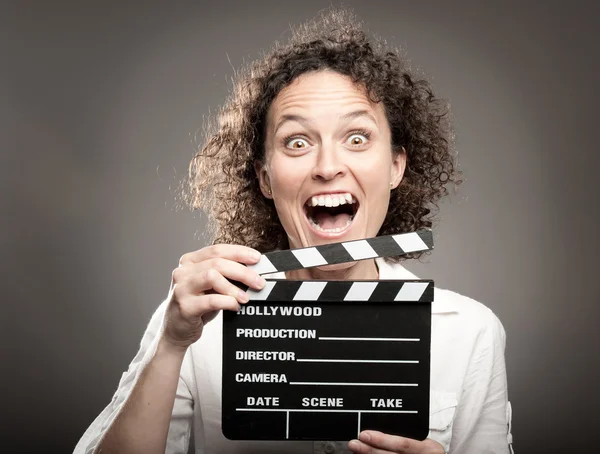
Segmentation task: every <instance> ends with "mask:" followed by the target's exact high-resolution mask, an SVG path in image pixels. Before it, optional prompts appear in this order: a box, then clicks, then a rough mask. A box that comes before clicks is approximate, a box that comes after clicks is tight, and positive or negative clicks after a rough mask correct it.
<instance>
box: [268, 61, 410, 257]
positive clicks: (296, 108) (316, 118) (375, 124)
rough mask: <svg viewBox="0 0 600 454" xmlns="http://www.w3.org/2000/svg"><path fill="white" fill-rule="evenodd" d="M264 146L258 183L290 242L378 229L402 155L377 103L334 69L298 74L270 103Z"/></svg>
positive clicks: (297, 243)
mask: <svg viewBox="0 0 600 454" xmlns="http://www.w3.org/2000/svg"><path fill="white" fill-rule="evenodd" d="M265 145H266V147H265V148H266V157H265V161H266V165H265V166H262V167H261V166H260V165H257V173H258V176H259V179H260V184H261V189H262V192H263V194H264V195H265V197H268V198H272V199H273V201H274V203H275V207H276V209H277V213H278V214H279V219H280V221H281V223H282V225H283V228H284V229H285V231H286V233H287V235H288V238H289V243H290V247H291V248H299V247H306V246H312V245H319V244H325V243H332V242H337V241H348V240H353V239H361V238H368V237H373V236H376V235H377V232H378V231H379V229H380V227H381V225H382V224H383V221H384V219H385V216H386V213H387V209H388V204H389V199H390V190H391V189H392V187H396V186H397V185H398V184H399V183H400V180H401V179H402V174H403V172H404V167H405V161H406V155H405V153H404V152H402V153H392V150H391V135H390V128H389V125H388V121H387V118H386V116H385V112H384V109H383V106H382V104H381V103H378V104H374V103H372V102H371V101H370V100H369V99H368V97H367V96H366V94H365V92H364V91H363V90H362V89H360V88H358V87H357V86H355V85H354V84H353V83H352V81H351V80H350V79H349V78H347V77H345V76H342V75H340V74H338V73H335V72H331V71H320V72H311V73H306V74H303V75H302V76H300V77H298V78H297V79H296V80H294V81H293V82H292V83H291V84H290V85H289V86H288V87H286V88H285V89H284V90H282V91H281V92H280V93H279V95H278V96H277V97H276V98H275V100H274V101H273V103H272V104H271V106H270V109H269V111H268V113H267V131H266V143H265ZM390 184H391V186H390Z"/></svg>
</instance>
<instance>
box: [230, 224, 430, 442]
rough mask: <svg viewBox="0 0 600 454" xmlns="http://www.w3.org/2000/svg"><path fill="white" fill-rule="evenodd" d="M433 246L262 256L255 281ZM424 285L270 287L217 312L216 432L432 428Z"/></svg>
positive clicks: (288, 434)
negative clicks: (236, 306)
mask: <svg viewBox="0 0 600 454" xmlns="http://www.w3.org/2000/svg"><path fill="white" fill-rule="evenodd" d="M431 249H433V238H432V233H431V231H429V230H421V231H417V232H411V233H406V234H398V235H390V236H381V237H376V238H369V239H365V240H356V241H350V242H342V243H335V244H327V245H322V246H315V247H309V248H302V249H294V250H286V251H276V252H271V253H266V254H264V255H263V256H262V257H261V260H260V261H259V262H258V263H257V264H255V265H252V267H253V268H254V269H255V270H256V271H257V272H258V273H259V274H268V273H273V272H278V271H289V270H293V269H299V268H309V267H313V266H321V265H329V264H335V263H343V262H350V261H357V260H365V259H372V258H376V257H386V256H398V255H403V254H408V253H411V252H420V251H426V250H431ZM433 285H434V284H433V281H431V280H380V281H368V280H362V281H294V280H277V279H267V284H266V286H265V287H264V288H263V289H262V290H260V291H254V290H249V291H248V293H249V295H250V301H249V302H248V303H247V304H245V305H243V306H242V308H241V310H240V311H239V312H237V313H235V312H231V311H225V312H224V314H223V382H222V430H223V434H224V435H225V436H226V437H227V438H229V439H232V440H350V439H352V438H356V437H357V435H358V433H359V432H360V431H361V430H365V429H373V430H380V431H382V432H385V433H388V434H394V435H400V436H406V437H410V438H415V439H420V440H423V439H425V438H426V437H427V434H428V432H429V369H430V345H431V302H432V301H433Z"/></svg>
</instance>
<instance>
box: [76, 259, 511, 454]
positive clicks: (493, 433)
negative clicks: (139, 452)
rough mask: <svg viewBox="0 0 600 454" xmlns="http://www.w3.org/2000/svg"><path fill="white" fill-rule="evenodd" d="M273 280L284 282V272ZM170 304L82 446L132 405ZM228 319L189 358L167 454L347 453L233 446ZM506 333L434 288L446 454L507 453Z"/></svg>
mask: <svg viewBox="0 0 600 454" xmlns="http://www.w3.org/2000/svg"><path fill="white" fill-rule="evenodd" d="M376 263H377V266H378V268H379V278H380V279H381V280H383V279H416V276H415V275H413V274H412V273H410V272H409V271H408V270H406V269H405V268H404V267H403V266H401V265H399V264H389V263H387V262H385V261H384V260H383V259H381V258H378V259H376ZM265 277H269V278H278V279H284V278H285V275H284V273H274V274H272V275H269V276H265ZM165 307H166V302H164V303H163V304H161V305H160V306H159V308H158V309H157V310H156V312H155V313H154V315H153V316H152V319H151V320H150V323H149V325H148V327H147V329H146V332H145V333H144V336H143V338H142V342H141V346H140V350H139V351H138V353H137V355H136V356H135V358H134V359H133V361H132V362H131V364H130V365H129V368H128V370H127V371H126V372H125V373H123V375H122V377H121V380H120V382H119V386H118V388H117V390H116V392H115V394H114V396H113V398H112V400H111V402H110V404H109V405H108V406H107V407H106V408H105V409H104V410H103V411H102V413H100V415H98V417H97V418H96V419H95V420H94V422H93V423H92V424H91V425H90V427H89V428H88V429H87V431H86V432H85V434H84V435H83V436H82V438H81V439H80V440H79V443H78V444H77V446H76V447H75V451H74V453H75V454H83V453H86V454H89V453H93V452H94V451H95V448H96V447H97V446H98V444H99V442H100V440H101V439H102V437H103V436H104V434H105V433H106V431H107V429H108V428H109V427H110V425H111V424H112V422H113V421H114V419H115V417H116V415H117V414H118V413H119V411H120V410H121V408H122V407H123V404H124V402H125V401H126V399H127V398H128V396H129V394H130V392H131V390H132V388H133V386H134V384H135V382H136V380H137V378H138V376H139V373H140V371H141V370H142V369H143V367H144V366H145V365H146V364H147V363H148V362H149V361H150V359H151V357H152V355H153V354H154V352H155V349H156V345H157V342H158V339H159V337H160V334H161V331H162V322H163V317H164V311H165ZM221 333H222V316H221V314H219V316H217V317H216V318H215V319H214V320H213V321H211V322H210V323H209V324H207V325H206V327H205V328H204V331H203V333H202V337H201V338H200V339H199V340H198V341H197V342H196V343H194V344H193V345H191V346H190V347H189V348H188V350H187V352H186V355H185V358H184V361H183V364H182V368H181V373H180V377H179V385H178V387H177V393H176V397H175V404H174V407H173V414H172V417H171V423H170V427H169V434H168V439H167V449H166V452H167V453H169V454H174V453H188V452H189V453H195V454H259V453H260V454H269V453H286V454H314V453H326V454H334V453H345V452H350V451H348V449H347V441H343V442H313V441H231V440H228V439H226V438H225V437H224V436H223V434H222V433H221V372H222V370H221V361H222V342H221V339H222V335H221ZM505 341H506V337H505V332H504V328H503V327H502V324H501V322H500V320H498V318H497V317H496V316H495V315H494V313H493V312H492V311H491V310H490V309H488V308H487V307H485V306H484V305H483V304H481V303H478V302H477V301H475V300H473V299H470V298H468V297H465V296H462V295H459V294H457V293H455V292H451V291H449V290H443V289H438V288H436V289H435V292H434V302H433V303H432V317H431V389H430V396H431V397H430V418H429V421H430V422H429V429H430V430H429V435H428V438H431V439H433V440H435V441H437V442H438V443H440V444H441V445H442V446H443V447H444V450H445V451H446V452H449V453H457V454H458V453H460V454H492V453H493V454H505V453H509V452H512V448H511V447H510V444H511V443H512V435H511V433H510V423H511V407H510V402H509V401H508V396H507V383H506V368H505V361H504V347H505Z"/></svg>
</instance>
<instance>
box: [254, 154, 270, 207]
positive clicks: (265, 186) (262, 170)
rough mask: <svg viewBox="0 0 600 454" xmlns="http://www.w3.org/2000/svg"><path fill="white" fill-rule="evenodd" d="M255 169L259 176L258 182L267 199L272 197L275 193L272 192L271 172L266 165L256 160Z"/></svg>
mask: <svg viewBox="0 0 600 454" xmlns="http://www.w3.org/2000/svg"><path fill="white" fill-rule="evenodd" d="M254 171H255V172H256V176H257V177H258V184H259V186H260V190H261V192H262V193H263V195H264V196H265V197H266V198H267V199H272V198H273V195H272V194H271V180H270V179H269V173H268V172H267V168H266V165H265V164H263V163H262V162H260V161H258V160H256V161H254Z"/></svg>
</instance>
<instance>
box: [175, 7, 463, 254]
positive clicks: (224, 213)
mask: <svg viewBox="0 0 600 454" xmlns="http://www.w3.org/2000/svg"><path fill="white" fill-rule="evenodd" d="M320 70H329V71H335V72H337V73H339V74H342V75H345V76H348V77H350V78H351V79H352V81H353V82H354V83H355V84H357V86H359V87H362V88H363V89H364V90H365V92H366V93H367V95H368V97H369V99H370V100H371V101H373V102H376V103H377V102H381V103H382V104H383V107H384V110H385V114H386V117H387V120H388V122H389V125H390V130H391V137H392V144H391V146H392V150H394V151H393V152H398V151H399V150H401V149H402V148H404V149H405V150H406V154H407V166H406V170H405V173H404V177H403V179H402V181H401V183H400V185H399V186H398V187H397V188H396V189H394V190H393V191H392V193H391V195H390V203H389V208H388V212H387V215H386V218H385V220H384V222H383V225H382V226H381V229H380V231H379V235H389V234H395V233H403V232H410V231H415V230H417V229H421V228H430V227H431V226H432V223H433V220H434V216H435V215H436V214H437V212H438V211H439V210H438V206H437V204H436V202H437V201H438V200H439V199H440V198H441V197H442V196H443V195H445V194H447V193H448V190H447V186H448V185H449V184H451V183H454V184H455V185H457V184H459V183H460V180H459V172H458V171H457V169H456V165H455V153H454V152H453V148H452V143H453V135H452V131H451V128H450V122H449V118H448V117H449V109H448V104H447V103H446V102H444V101H442V100H440V99H439V98H436V97H435V96H434V95H433V92H432V90H431V87H430V85H429V83H428V82H427V81H426V80H424V79H419V78H416V77H415V76H414V75H413V74H412V73H411V71H410V69H409V67H408V63H407V61H406V59H404V58H402V57H401V53H400V52H399V51H397V50H392V49H390V48H388V46H387V44H386V43H385V41H383V40H382V39H379V38H373V39H369V37H368V36H367V34H366V32H365V31H364V30H363V26H362V23H361V22H360V21H359V20H358V19H357V17H356V16H355V15H354V13H352V12H351V11H349V10H347V9H330V10H326V11H324V12H323V13H321V14H320V16H318V17H317V18H315V19H314V20H312V21H310V22H307V23H305V24H304V25H301V26H299V27H297V28H294V29H292V35H291V37H290V39H289V42H287V43H285V44H281V43H275V45H274V48H273V49H272V50H271V51H270V52H268V53H265V54H264V55H263V57H262V58H260V59H259V60H257V61H255V62H253V63H250V64H247V65H246V66H244V67H243V68H242V69H241V70H240V71H239V72H238V73H237V74H236V75H235V79H234V80H235V81H234V86H233V90H232V92H231V94H230V95H229V97H228V99H227V100H226V102H225V104H224V105H223V106H222V108H221V110H220V111H219V115H218V116H217V118H216V121H214V122H213V124H211V125H209V127H208V130H207V131H206V138H205V143H204V145H203V146H202V147H201V148H200V150H199V151H198V152H197V153H196V155H195V156H194V157H193V159H192V161H191V163H190V167H189V175H188V179H187V182H186V187H185V189H184V198H185V201H186V202H187V204H188V205H190V206H191V208H192V209H202V210H203V211H204V212H205V213H206V214H207V215H208V217H209V221H210V222H211V223H210V225H209V228H210V229H211V230H210V232H211V233H212V236H213V242H214V243H235V244H244V245H246V246H250V247H253V248H255V249H257V250H259V251H261V252H266V251H271V250H275V249H286V248H288V247H289V245H288V239H287V235H286V232H285V230H284V229H283V227H282V225H281V223H280V221H279V218H278V215H277V211H276V209H275V205H274V204H273V202H272V201H271V200H269V199H266V198H265V197H264V196H263V195H262V193H261V191H260V188H259V182H258V178H257V175H256V172H255V168H254V162H255V161H257V160H258V161H259V162H263V163H264V159H265V148H264V143H265V134H266V117H267V110H268V109H269V106H270V105H271V103H272V102H273V100H274V99H275V98H276V96H277V95H278V93H279V92H280V91H281V90H282V89H283V88H285V87H286V86H288V85H289V84H290V82H292V81H293V80H294V79H296V78H297V77H298V76H300V75H301V74H304V73H307V72H311V71H320ZM421 254H422V253H413V254H412V255H409V256H404V257H402V259H404V258H418V257H420V256H421ZM400 259H401V258H399V257H396V258H390V259H389V260H392V261H399V260H400Z"/></svg>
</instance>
